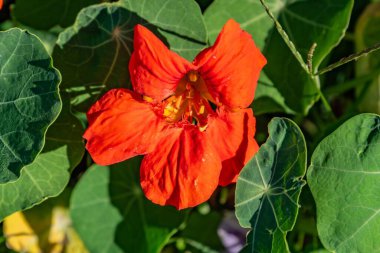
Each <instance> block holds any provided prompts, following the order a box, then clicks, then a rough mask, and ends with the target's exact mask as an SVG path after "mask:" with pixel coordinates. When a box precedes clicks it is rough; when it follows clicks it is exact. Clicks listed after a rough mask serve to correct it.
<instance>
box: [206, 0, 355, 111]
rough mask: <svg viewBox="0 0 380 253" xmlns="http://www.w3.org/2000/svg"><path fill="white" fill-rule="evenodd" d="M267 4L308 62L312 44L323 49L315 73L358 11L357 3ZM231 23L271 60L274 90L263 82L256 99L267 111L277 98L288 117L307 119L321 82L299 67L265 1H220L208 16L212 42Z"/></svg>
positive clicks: (277, 0) (300, 0)
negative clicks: (305, 115) (297, 115)
mask: <svg viewBox="0 0 380 253" xmlns="http://www.w3.org/2000/svg"><path fill="white" fill-rule="evenodd" d="M265 2H267V3H268V5H269V7H270V9H271V11H272V12H273V13H274V14H275V16H276V17H277V18H278V20H279V21H280V23H281V24H282V26H283V27H284V29H285V31H286V32H287V33H288V35H289V37H290V39H291V40H292V41H293V42H294V44H295V46H296V47H297V49H298V50H299V51H300V53H301V55H302V56H303V58H304V60H305V61H306V59H307V54H308V51H309V49H310V47H311V46H312V44H313V43H314V42H316V43H317V44H318V46H317V48H316V50H315V52H314V57H313V66H314V69H315V70H316V69H317V68H318V66H319V65H320V63H321V62H322V60H323V59H324V58H325V57H326V56H327V54H328V53H329V52H330V51H331V50H332V48H333V47H334V46H335V45H336V44H337V43H338V42H339V41H340V40H341V38H342V37H343V34H344V32H345V30H346V28H347V26H348V22H349V18H350V14H351V9H352V6H353V0H321V1H314V0H306V1H305V0H287V1H282V0H267V1H265ZM316 13H317V14H318V15H316ZM229 18H234V19H235V20H236V21H238V22H239V23H240V24H241V25H242V27H243V28H244V29H245V30H247V31H248V32H249V33H251V34H252V36H253V38H254V40H255V42H256V44H257V45H258V46H259V47H260V48H261V49H262V50H263V51H264V55H265V56H266V57H267V60H268V64H267V66H266V67H265V69H264V71H265V73H264V74H263V75H262V77H266V76H267V77H269V79H270V80H271V83H269V84H268V82H267V80H263V78H261V80H260V82H259V86H258V88H257V89H258V91H257V96H256V99H257V100H259V99H261V98H266V100H267V101H268V102H266V103H263V106H266V105H267V104H268V105H267V106H269V105H271V104H270V103H269V99H270V98H272V99H273V100H274V102H275V103H276V104H278V105H280V106H282V107H283V108H284V110H285V111H287V112H290V113H291V112H297V113H306V112H307V111H308V109H309V108H310V107H311V106H312V105H313V103H314V102H315V101H316V100H317V99H318V90H317V89H318V87H319V80H318V79H317V78H312V77H311V76H310V75H309V74H308V73H307V72H306V71H305V70H304V69H303V68H302V67H301V65H300V64H299V63H298V62H297V60H296V59H295V57H294V56H293V54H292V53H291V51H290V50H289V48H288V47H287V46H286V44H285V43H284V41H283V39H282V38H281V37H280V35H279V34H278V32H277V30H276V29H275V28H274V27H273V22H272V20H271V19H270V18H269V17H268V15H267V13H266V12H265V10H264V8H263V6H261V3H260V1H259V0H257V1H251V0H232V1H230V0H215V1H214V3H213V4H212V5H211V6H210V7H209V8H208V9H207V11H206V13H205V21H206V25H207V28H208V30H209V35H210V37H211V39H215V37H216V36H217V34H218V32H219V30H220V28H221V27H222V26H223V24H224V23H225V22H226V21H227V19H229ZM261 83H264V84H266V85H262V84H261ZM271 106H273V105H271ZM274 108H277V107H274ZM258 110H261V109H259V108H258ZM276 110H277V109H276Z"/></svg>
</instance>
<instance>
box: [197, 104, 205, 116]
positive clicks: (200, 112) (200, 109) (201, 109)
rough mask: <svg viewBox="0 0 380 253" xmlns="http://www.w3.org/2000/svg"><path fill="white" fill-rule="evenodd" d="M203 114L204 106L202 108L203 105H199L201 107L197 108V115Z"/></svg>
mask: <svg viewBox="0 0 380 253" xmlns="http://www.w3.org/2000/svg"><path fill="white" fill-rule="evenodd" d="M204 112H205V106H204V105H201V107H200V108H199V111H198V113H199V114H203V113H204Z"/></svg>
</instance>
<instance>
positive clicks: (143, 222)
mask: <svg viewBox="0 0 380 253" xmlns="http://www.w3.org/2000/svg"><path fill="white" fill-rule="evenodd" d="M139 166H140V159H139V158H133V159H130V160H128V161H126V162H123V163H119V164H116V165H112V166H110V167H101V166H98V165H93V166H92V167H90V168H89V169H88V171H87V172H86V173H85V175H84V176H83V177H82V178H81V180H80V181H79V183H78V184H77V186H76V187H75V189H74V191H73V195H72V198H71V205H70V210H71V217H72V220H73V224H74V227H75V229H76V231H77V232H78V233H79V235H80V237H81V238H82V240H83V241H84V243H85V245H86V247H87V248H88V249H89V251H90V252H103V253H107V252H109V253H118V252H139V253H145V252H149V253H151V252H152V253H153V252H160V250H161V249H162V248H163V246H164V245H165V243H166V242H167V241H168V239H169V238H170V236H171V235H172V234H173V233H175V232H176V230H177V228H178V226H179V225H180V224H181V223H182V222H183V219H184V216H185V215H184V214H185V213H184V212H179V211H177V210H175V209H174V208H173V207H161V206H157V205H155V204H153V203H152V202H151V201H149V200H147V199H146V198H145V196H144V193H143V192H142V190H141V187H140V181H139Z"/></svg>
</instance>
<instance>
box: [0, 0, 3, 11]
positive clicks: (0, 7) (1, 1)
mask: <svg viewBox="0 0 380 253" xmlns="http://www.w3.org/2000/svg"><path fill="white" fill-rule="evenodd" d="M2 8H3V0H0V10H1V9H2Z"/></svg>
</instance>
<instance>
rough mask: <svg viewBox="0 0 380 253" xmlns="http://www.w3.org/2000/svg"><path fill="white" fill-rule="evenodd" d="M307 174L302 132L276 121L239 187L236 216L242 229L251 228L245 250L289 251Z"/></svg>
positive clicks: (280, 119) (245, 171) (289, 121)
mask: <svg viewBox="0 0 380 253" xmlns="http://www.w3.org/2000/svg"><path fill="white" fill-rule="evenodd" d="M305 173H306V143H305V139H304V137H303V135H302V132H301V130H300V129H299V128H298V126H297V125H296V124H295V123H294V122H293V121H291V120H289V119H286V118H274V119H273V120H272V121H271V122H270V124H269V138H268V139H267V141H266V142H265V144H263V145H262V146H261V147H260V149H259V151H258V152H257V154H256V155H255V156H254V157H253V158H252V160H251V161H249V162H248V163H247V165H246V166H245V167H244V168H243V170H242V171H241V173H240V175H239V178H238V180H237V184H236V195H235V199H236V203H235V210H236V211H235V212H236V217H237V218H238V220H239V223H240V225H241V226H243V227H247V228H252V231H251V232H250V233H249V235H248V237H247V246H246V247H245V249H244V250H246V251H247V252H281V253H284V252H288V251H289V250H288V246H287V243H286V233H287V232H288V231H291V230H292V229H293V227H294V224H295V221H296V218H297V214H298V209H299V205H298V200H299V196H300V193H301V189H302V187H303V185H304V184H305V181H304V180H302V178H303V177H304V175H305Z"/></svg>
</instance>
